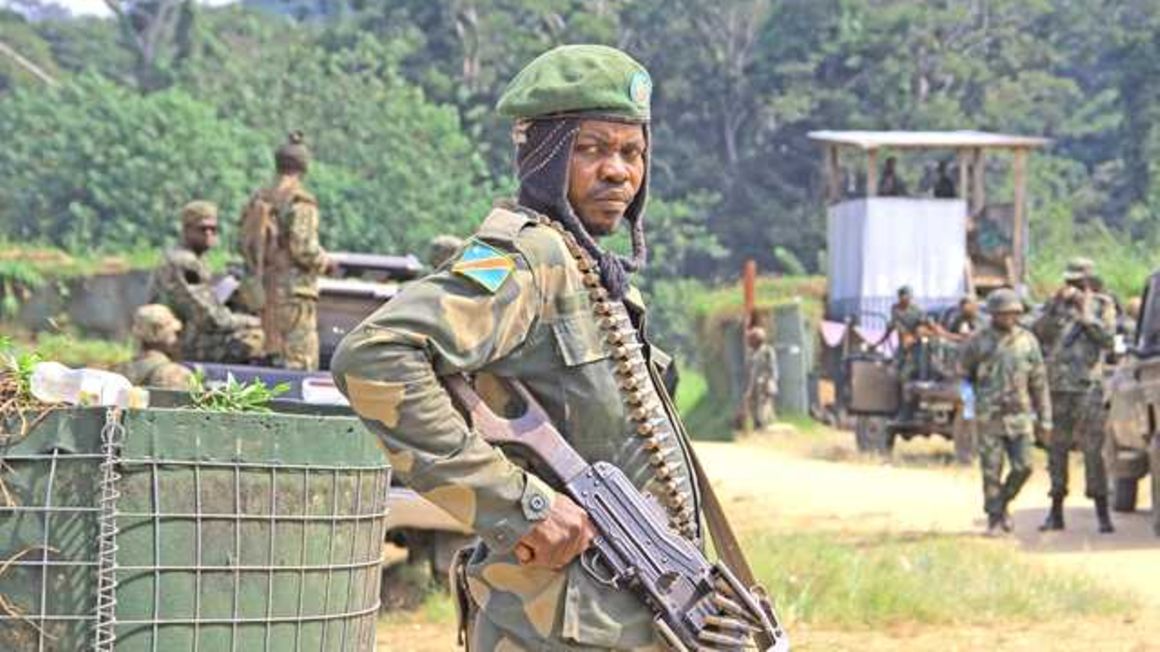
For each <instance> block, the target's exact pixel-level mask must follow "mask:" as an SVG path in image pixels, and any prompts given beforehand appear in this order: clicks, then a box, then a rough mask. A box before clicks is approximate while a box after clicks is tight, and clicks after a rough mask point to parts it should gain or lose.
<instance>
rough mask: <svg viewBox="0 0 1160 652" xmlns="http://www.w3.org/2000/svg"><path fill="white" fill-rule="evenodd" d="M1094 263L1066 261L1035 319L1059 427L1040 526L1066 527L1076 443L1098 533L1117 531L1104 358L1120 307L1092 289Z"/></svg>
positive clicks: (1052, 444) (1049, 460)
mask: <svg viewBox="0 0 1160 652" xmlns="http://www.w3.org/2000/svg"><path fill="white" fill-rule="evenodd" d="M1093 271H1094V264H1093V263H1092V261H1090V260H1088V259H1086V258H1077V259H1074V260H1072V261H1071V262H1069V263H1068V265H1067V271H1065V272H1064V277H1063V278H1064V281H1065V283H1066V284H1065V285H1064V287H1063V288H1061V289H1060V291H1059V292H1057V293H1056V295H1055V297H1054V298H1053V299H1052V301H1051V303H1050V304H1049V305H1048V306H1047V307H1046V308H1045V309H1044V311H1043V314H1042V315H1041V316H1040V317H1039V319H1038V320H1036V322H1035V326H1034V330H1035V333H1036V334H1037V335H1038V336H1039V338H1040V341H1041V343H1042V344H1043V349H1044V351H1046V352H1047V367H1048V380H1049V382H1050V384H1051V405H1052V407H1053V408H1054V409H1055V423H1056V429H1055V434H1054V437H1052V439H1051V441H1050V442H1045V443H1046V444H1047V448H1048V458H1047V470H1048V472H1049V473H1050V474H1051V492H1050V495H1051V510H1050V511H1048V513H1047V518H1046V519H1045V520H1044V521H1043V525H1042V526H1040V529H1041V530H1062V529H1063V528H1064V522H1063V501H1064V498H1065V497H1066V496H1067V485H1068V477H1067V476H1068V454H1069V453H1070V452H1071V447H1072V444H1073V442H1074V443H1077V444H1079V447H1080V449H1081V450H1082V451H1083V466H1084V485H1085V493H1086V495H1087V497H1088V498H1091V499H1092V500H1093V501H1094V502H1095V507H1096V518H1097V520H1098V521H1099V531H1100V532H1101V533H1109V532H1112V531H1113V529H1114V528H1113V527H1112V519H1111V514H1110V513H1109V512H1108V473H1107V468H1106V466H1105V463H1104V456H1103V446H1104V433H1105V427H1104V425H1105V410H1104V380H1103V378H1104V356H1105V353H1107V352H1108V351H1109V350H1111V348H1112V345H1113V344H1114V342H1115V329H1116V311H1115V305H1114V304H1113V302H1112V300H1111V298H1110V297H1108V296H1107V295H1105V294H1100V293H1098V292H1093V291H1092V289H1091V287H1090V284H1089V280H1090V279H1091V278H1092V274H1093Z"/></svg>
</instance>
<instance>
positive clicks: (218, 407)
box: [189, 370, 290, 412]
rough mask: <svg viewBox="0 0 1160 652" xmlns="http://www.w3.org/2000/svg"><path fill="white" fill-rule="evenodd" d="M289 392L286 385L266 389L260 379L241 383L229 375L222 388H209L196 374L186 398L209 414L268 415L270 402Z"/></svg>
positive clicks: (200, 375) (191, 380)
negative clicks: (261, 413)
mask: <svg viewBox="0 0 1160 652" xmlns="http://www.w3.org/2000/svg"><path fill="white" fill-rule="evenodd" d="M288 391H290V384H289V383H278V384H277V385H274V386H273V387H267V386H266V383H265V382H263V381H262V380H261V379H256V380H254V381H252V382H248V383H241V382H238V380H237V379H236V378H234V375H233V374H229V375H228V376H227V378H226V382H225V383H224V384H222V385H219V386H216V387H211V386H209V385H208V384H207V383H206V380H205V374H204V373H202V372H201V370H198V371H195V372H194V374H193V376H192V377H191V378H190V381H189V398H190V400H191V401H192V402H193V407H194V408H196V409H198V410H207V411H210V412H269V411H270V407H269V403H270V401H272V400H274V399H275V398H277V397H278V396H280V395H282V394H285V393H286V392H288Z"/></svg>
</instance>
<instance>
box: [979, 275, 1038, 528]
mask: <svg viewBox="0 0 1160 652" xmlns="http://www.w3.org/2000/svg"><path fill="white" fill-rule="evenodd" d="M987 311H988V312H989V313H990V314H991V324H990V326H988V327H987V328H984V329H982V330H980V331H979V332H977V333H976V334H975V335H974V336H973V337H972V338H971V339H970V340H968V341H967V343H966V344H965V345H964V346H963V350H962V353H961V358H960V364H961V365H962V371H963V375H964V376H965V377H966V378H967V380H969V381H970V382H971V383H972V384H973V385H974V389H975V396H976V409H975V413H976V420H977V431H978V435H979V457H980V466H981V467H982V472H983V509H984V511H985V512H986V513H987V534H988V536H997V535H999V534H1000V533H1002V532H1011V531H1012V529H1013V525H1012V522H1011V516H1010V512H1009V510H1008V506H1009V505H1010V504H1011V501H1013V500H1014V499H1015V497H1016V496H1017V495H1018V494H1019V491H1020V489H1022V488H1023V485H1024V484H1025V483H1026V482H1027V479H1028V478H1029V477H1031V446H1032V443H1031V436H1032V432H1033V431H1034V430H1038V431H1039V432H1040V433H1041V434H1042V436H1044V437H1046V438H1050V432H1051V428H1052V422H1051V418H1052V417H1051V414H1052V413H1051V398H1050V396H1049V393H1048V385H1047V369H1046V367H1045V366H1044V363H1043V354H1042V352H1041V351H1040V349H1039V341H1038V340H1037V339H1036V338H1035V335H1034V334H1033V333H1032V332H1031V331H1029V330H1027V329H1025V328H1023V327H1022V326H1020V325H1019V317H1020V315H1022V314H1023V301H1022V300H1020V298H1019V295H1017V294H1016V293H1015V291H1014V290H1011V289H1007V288H1002V289H999V290H996V291H994V292H992V293H991V294H990V295H989V296H988V297H987ZM1004 457H1005V458H1006V460H1007V461H1008V462H1009V463H1010V465H1011V470H1010V471H1009V472H1008V474H1007V477H1006V478H1003V477H1002V472H1003V462H1004Z"/></svg>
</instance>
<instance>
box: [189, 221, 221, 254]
mask: <svg viewBox="0 0 1160 652" xmlns="http://www.w3.org/2000/svg"><path fill="white" fill-rule="evenodd" d="M217 243H218V222H217V220H216V219H212V218H211V219H204V220H201V221H200V222H197V223H196V224H190V225H189V226H187V227H185V245H186V246H187V247H189V248H190V249H192V250H193V251H195V252H197V253H199V254H201V253H205V252H207V251H209V250H210V249H213V248H214V247H216V246H217Z"/></svg>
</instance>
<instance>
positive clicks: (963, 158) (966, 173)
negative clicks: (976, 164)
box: [955, 149, 971, 210]
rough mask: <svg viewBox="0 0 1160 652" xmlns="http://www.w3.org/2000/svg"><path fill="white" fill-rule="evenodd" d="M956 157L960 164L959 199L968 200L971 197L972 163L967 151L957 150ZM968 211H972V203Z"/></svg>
mask: <svg viewBox="0 0 1160 652" xmlns="http://www.w3.org/2000/svg"><path fill="white" fill-rule="evenodd" d="M955 156H956V158H957V159H958V162H959V187H958V191H959V199H967V198H968V197H970V196H971V188H970V184H971V173H970V168H971V161H970V160H969V159H968V158H967V150H965V149H957V150H955ZM967 206H968V210H970V208H969V207H970V201H969V200H968V203H967Z"/></svg>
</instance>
